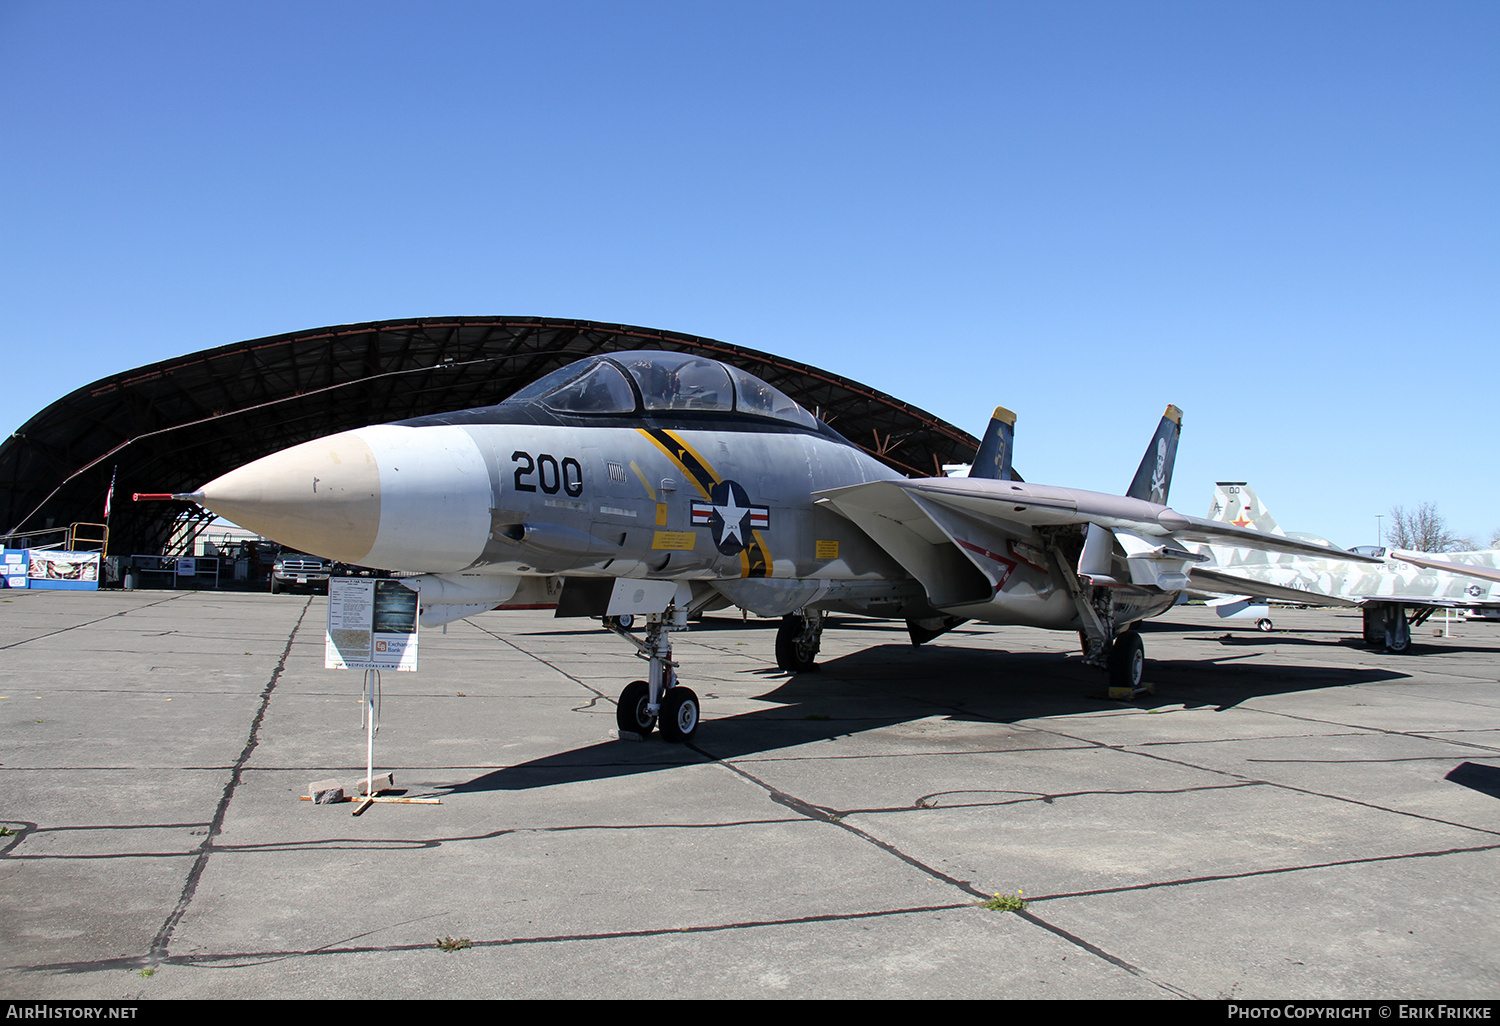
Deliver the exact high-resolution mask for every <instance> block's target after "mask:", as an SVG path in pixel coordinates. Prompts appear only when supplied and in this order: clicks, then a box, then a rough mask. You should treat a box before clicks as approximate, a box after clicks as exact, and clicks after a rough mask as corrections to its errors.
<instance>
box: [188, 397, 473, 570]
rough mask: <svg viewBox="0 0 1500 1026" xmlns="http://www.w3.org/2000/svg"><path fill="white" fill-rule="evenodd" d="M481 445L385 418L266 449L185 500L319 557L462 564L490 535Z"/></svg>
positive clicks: (427, 566) (422, 566)
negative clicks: (263, 454)
mask: <svg viewBox="0 0 1500 1026" xmlns="http://www.w3.org/2000/svg"><path fill="white" fill-rule="evenodd" d="M490 496H491V488H490V480H489V472H488V471H487V469H486V468H485V463H484V458H483V456H482V455H481V453H480V451H479V447H478V446H477V445H476V444H475V443H474V440H473V439H472V438H470V437H469V435H468V434H467V433H466V432H464V431H463V430H461V429H459V428H454V427H424V428H408V427H397V426H395V425H390V424H384V425H379V426H376V427H368V428H361V429H360V430H358V431H345V432H343V433H341V434H337V435H329V436H328V437H326V438H319V439H316V440H314V441H311V442H304V443H302V444H301V445H296V446H293V447H292V448H290V449H284V450H282V451H281V452H278V453H272V454H271V455H270V456H266V457H264V458H263V459H258V460H256V461H255V462H254V463H249V464H246V465H245V466H243V467H241V468H239V469H238V470H232V471H230V472H229V473H227V474H225V475H224V476H223V477H219V478H215V479H214V480H213V481H210V482H209V483H208V484H206V485H204V486H203V488H202V489H201V490H200V492H199V493H197V494H195V495H194V496H193V498H194V499H196V500H197V501H198V502H200V503H202V504H203V505H204V506H207V507H208V508H209V509H211V510H213V511H214V512H215V513H217V514H219V515H220V516H222V517H224V518H225V519H227V520H232V521H234V522H235V523H237V524H239V525H240V526H241V527H246V528H249V529H250V530H252V531H257V532H259V533H260V534H263V535H265V536H266V537H267V538H271V539H273V540H275V541H278V542H281V543H282V544H283V545H287V546H290V547H292V548H295V549H299V550H302V551H304V552H311V553H314V554H316V555H319V556H323V557H325V558H327V559H334V560H338V561H340V562H343V563H357V564H360V565H362V566H372V567H380V568H383V569H388V570H412V571H432V572H442V571H449V570H461V569H464V568H465V567H467V566H469V565H470V564H471V563H473V562H474V560H476V559H477V558H479V554H480V552H482V551H483V548H484V542H485V538H486V536H487V534H488V532H489V526H490V520H489V510H490V505H491V503H490Z"/></svg>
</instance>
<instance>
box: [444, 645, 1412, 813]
mask: <svg viewBox="0 0 1500 1026" xmlns="http://www.w3.org/2000/svg"><path fill="white" fill-rule="evenodd" d="M1250 659H1251V656H1250V655H1248V654H1247V655H1245V656H1238V655H1230V656H1228V657H1227V658H1220V659H1201V660H1200V659H1182V660H1153V661H1150V662H1149V663H1148V664H1147V680H1148V681H1150V682H1151V683H1152V684H1153V685H1154V686H1155V688H1156V692H1155V694H1148V695H1144V696H1142V697H1141V698H1140V699H1138V700H1137V701H1135V702H1133V703H1123V702H1117V701H1113V700H1111V699H1109V698H1108V697H1107V694H1106V686H1107V682H1106V679H1105V676H1104V674H1103V673H1101V672H1100V671H1098V670H1095V669H1092V668H1090V667H1087V666H1084V665H1083V661H1082V659H1081V658H1080V657H1079V656H1078V655H1074V654H1067V653H1058V652H1031V653H1007V652H1002V651H995V650H984V649H977V648H960V647H948V648H945V647H943V646H942V644H941V643H940V642H937V643H932V644H929V645H927V646H924V647H922V648H920V649H917V648H913V647H912V646H911V645H909V644H878V645H875V646H873V647H871V648H868V649H865V650H863V651H860V652H856V653H853V654H850V655H846V656H842V657H839V658H836V659H831V660H828V661H827V662H825V663H822V664H820V665H819V667H818V669H817V670H816V671H814V672H810V673H801V674H796V675H793V676H788V675H786V674H784V673H782V672H781V671H779V670H776V669H775V668H774V667H765V668H759V669H755V670H747V671H745V677H746V679H747V680H748V681H750V682H752V683H753V682H754V680H755V678H756V676H757V675H764V677H765V678H766V681H765V682H766V683H767V684H772V685H773V686H771V687H770V689H769V690H767V691H764V692H759V693H755V697H757V698H759V699H760V700H762V701H764V702H769V703H775V704H774V705H771V706H767V707H765V708H762V709H757V710H755V711H753V712H748V713H741V714H739V715H735V716H726V717H722V718H719V717H715V716H714V705H715V700H714V691H715V690H723V689H722V688H721V689H714V688H710V687H707V686H703V685H700V684H697V683H696V682H693V681H692V680H691V679H686V683H688V684H689V685H690V686H693V687H694V689H695V690H697V691H698V692H699V695H700V697H701V698H702V700H703V707H704V720H703V723H702V725H701V726H700V727H699V730H698V734H697V737H696V739H695V741H694V742H693V744H690V745H675V744H669V743H666V742H664V741H662V740H661V739H660V737H659V736H658V735H653V736H652V737H651V738H650V739H649V740H647V741H645V742H631V741H617V740H609V741H604V742H600V743H599V744H595V745H589V746H587V747H584V748H578V749H573V750H571V751H566V752H558V753H556V754H554V755H549V756H545V757H543V758H540V759H534V760H531V761H529V762H524V763H519V764H517V765H515V766H507V767H504V768H502V769H498V770H494V771H491V772H488V773H485V774H484V775H482V776H479V777H476V778H474V779H473V780H469V781H466V782H464V783H462V784H458V785H456V786H453V787H452V788H450V789H449V790H450V791H451V792H470V791H505V790H528V789H531V788H536V787H548V786H551V785H554V784H565V783H576V782H581V781H587V780H600V779H606V778H611V777H619V776H628V775H631V774H636V773H648V772H653V771H656V770H660V769H668V768H671V767H675V766H682V765H689V764H694V763H700V762H702V761H703V760H704V759H705V758H707V759H734V758H740V757H744V756H748V755H756V754H763V753H769V752H774V751H777V750H779V749H786V748H793V747H796V746H798V745H805V744H810V743H813V742H817V741H827V740H830V739H833V738H837V737H846V736H848V735H851V734H857V733H860V732H863V731H868V730H876V729H879V728H882V727H888V726H891V725H894V724H897V723H904V722H909V721H913V720H919V719H923V718H927V717H933V716H938V717H944V718H947V719H952V720H960V721H969V722H975V723H993V724H995V725H996V726H997V728H999V727H1003V725H1005V724H1011V723H1016V722H1019V721H1030V720H1039V719H1045V718H1047V717H1056V716H1067V715H1070V714H1076V713H1082V712H1097V711H1100V710H1108V709H1120V708H1128V707H1134V708H1143V709H1152V708H1160V707H1164V706H1172V707H1176V706H1179V705H1186V706H1189V707H1194V708H1205V707H1206V708H1211V709H1214V710H1216V711H1224V710H1227V709H1230V708H1233V707H1235V706H1237V705H1239V704H1240V703H1241V702H1244V701H1246V700H1249V699H1253V698H1257V697H1262V696H1266V695H1276V694H1284V693H1287V692H1296V691H1312V690H1319V689H1323V688H1334V687H1344V686H1347V685H1352V684H1364V683H1371V682H1375V681H1383V680H1394V679H1399V678H1402V677H1404V676H1406V675H1405V674H1401V673H1396V672H1392V671H1388V670H1383V669H1380V668H1378V667H1316V666H1302V665H1290V664H1279V663H1268V662H1265V661H1263V660H1259V659H1256V660H1254V661H1253V662H1251V661H1250ZM686 669H687V670H688V671H689V673H690V670H691V667H687V668H686ZM1038 726H1045V724H1038ZM997 733H998V734H1003V735H1004V736H1005V737H1006V738H1007V739H1008V740H1007V741H1005V742H1004V743H1003V744H999V745H997V748H1003V749H1004V750H1012V749H1014V748H1015V741H1014V737H1013V735H1014V731H1012V730H999V731H997ZM1044 743H1045V742H1044ZM963 747H964V750H965V751H973V750H974V738H973V737H972V735H971V736H970V737H969V738H967V739H966V740H965V741H964V742H963Z"/></svg>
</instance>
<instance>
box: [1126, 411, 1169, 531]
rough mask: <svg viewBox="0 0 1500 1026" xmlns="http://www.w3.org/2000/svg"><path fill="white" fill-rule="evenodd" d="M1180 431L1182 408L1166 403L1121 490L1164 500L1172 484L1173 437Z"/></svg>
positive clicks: (1133, 495) (1134, 496) (1163, 502)
mask: <svg viewBox="0 0 1500 1026" xmlns="http://www.w3.org/2000/svg"><path fill="white" fill-rule="evenodd" d="M1181 434H1182V411H1181V410H1179V409H1178V408H1177V407H1175V406H1168V407H1167V412H1166V413H1163V414H1162V415H1161V423H1160V424H1158V425H1157V426H1156V434H1155V435H1153V436H1152V438H1151V444H1150V445H1148V446H1147V447H1146V455H1145V456H1144V457H1142V458H1141V465H1140V467H1138V468H1137V469H1136V472H1135V479H1134V480H1132V481H1131V482H1130V490H1129V491H1127V492H1126V493H1125V494H1126V495H1128V496H1130V498H1132V499H1145V500H1146V501H1147V502H1154V503H1156V504H1157V505H1159V506H1165V505H1166V504H1167V492H1168V491H1170V490H1171V488H1172V465H1173V464H1174V463H1176V462H1177V438H1178V436H1179V435H1181Z"/></svg>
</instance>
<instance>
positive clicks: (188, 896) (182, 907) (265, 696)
mask: <svg viewBox="0 0 1500 1026" xmlns="http://www.w3.org/2000/svg"><path fill="white" fill-rule="evenodd" d="M311 608H312V596H308V599H307V602H306V603H305V604H304V605H303V606H302V612H301V614H299V615H298V617H297V622H296V623H295V624H293V625H292V629H291V631H290V632H289V633H288V634H287V638H286V645H285V646H284V647H283V648H282V650H281V658H279V659H278V660H277V661H276V668H275V669H274V670H272V671H271V678H270V680H268V681H267V682H266V686H265V688H264V689H262V691H261V693H260V705H259V707H257V708H256V710H255V717H254V718H253V719H252V720H251V721H250V735H249V737H248V738H247V739H246V740H245V747H244V748H243V749H241V751H240V755H239V758H237V759H236V760H235V761H234V765H233V767H231V769H230V773H229V780H228V781H226V782H225V784H224V791H223V793H222V794H221V795H220V796H219V803H218V806H217V807H216V808H215V809H214V815H213V819H212V820H210V821H209V826H208V833H207V834H206V835H205V836H204V838H203V841H202V843H201V844H199V845H198V854H197V857H196V858H195V859H194V860H193V866H192V868H191V869H189V870H188V875H187V880H186V881H184V883H183V886H182V893H181V894H180V895H179V896H178V898H177V906H176V907H175V908H174V909H173V910H172V912H171V914H170V915H168V916H167V919H166V921H165V922H164V923H162V925H161V929H160V930H158V931H157V933H156V936H155V938H153V939H152V941H151V952H150V958H151V959H152V962H153V964H154V963H155V962H156V961H158V960H160V959H163V958H166V957H167V955H168V951H167V946H168V945H169V944H170V943H171V942H172V934H173V933H174V932H175V931H176V929H177V924H178V923H179V922H181V921H182V917H183V916H184V915H185V914H186V913H187V910H188V906H189V905H191V904H192V901H193V896H194V894H196V893H197V890H198V881H199V880H200V879H201V878H202V876H203V870H204V869H205V868H207V866H208V857H209V855H211V854H212V853H213V852H214V850H215V845H214V838H216V837H218V836H219V832H220V831H221V830H223V828H224V817H225V816H226V815H227V814H228V812H229V803H230V801H232V800H233V799H234V793H235V791H236V790H237V789H238V788H239V784H240V779H241V777H242V776H243V773H244V769H245V764H246V763H247V762H249V761H250V756H251V755H253V754H254V752H255V749H256V747H257V746H258V745H259V744H260V725H261V723H262V722H263V721H264V720H265V717H266V709H267V708H268V707H269V706H270V704H271V695H272V693H273V692H274V691H275V690H276V685H277V683H278V682H280V680H281V675H282V673H283V672H284V671H285V670H286V661H287V657H288V656H290V655H291V652H292V643H293V642H294V641H295V640H296V638H297V632H298V631H299V630H301V629H302V621H303V620H305V619H306V618H307V611H308V610H309V609H311Z"/></svg>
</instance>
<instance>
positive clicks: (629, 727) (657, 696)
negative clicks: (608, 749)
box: [604, 608, 698, 743]
mask: <svg viewBox="0 0 1500 1026" xmlns="http://www.w3.org/2000/svg"><path fill="white" fill-rule="evenodd" d="M611 619H612V618H606V620H605V622H604V626H605V627H606V628H608V629H609V630H610V631H612V632H613V633H615V634H618V635H619V636H620V637H622V638H624V639H625V640H626V641H628V642H630V643H631V644H632V645H634V646H635V648H636V655H637V656H639V657H640V658H642V659H644V660H646V662H647V663H649V664H650V670H649V672H648V673H647V675H646V676H647V679H646V680H637V681H632V682H631V683H629V684H627V685H625V690H624V691H622V692H620V704H619V706H618V707H617V708H616V709H615V723H616V724H617V725H618V726H619V728H620V729H621V730H622V731H626V732H628V733H631V734H639V735H640V736H642V737H647V736H649V735H650V733H651V731H652V729H653V728H655V727H660V728H661V736H662V738H663V740H666V741H675V742H679V743H680V742H685V741H691V740H692V739H693V735H694V734H696V733H697V732H698V696H697V695H696V694H694V692H693V689H692V688H689V687H685V686H683V685H682V684H679V683H677V664H676V663H675V662H673V661H672V635H671V632H672V631H684V630H687V619H688V618H687V612H686V611H685V610H681V609H676V608H669V609H668V610H667V611H666V612H665V613H652V614H651V615H649V616H647V617H646V637H645V638H644V640H643V639H641V638H637V637H636V636H635V635H633V634H631V633H629V632H628V631H627V630H626V629H625V628H624V627H623V626H621V625H620V624H619V623H618V622H611Z"/></svg>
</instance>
